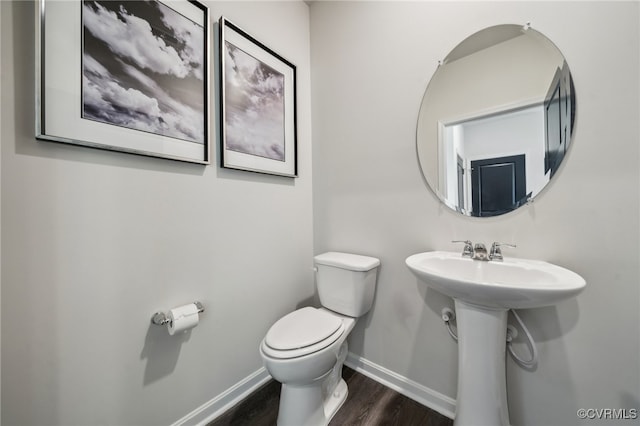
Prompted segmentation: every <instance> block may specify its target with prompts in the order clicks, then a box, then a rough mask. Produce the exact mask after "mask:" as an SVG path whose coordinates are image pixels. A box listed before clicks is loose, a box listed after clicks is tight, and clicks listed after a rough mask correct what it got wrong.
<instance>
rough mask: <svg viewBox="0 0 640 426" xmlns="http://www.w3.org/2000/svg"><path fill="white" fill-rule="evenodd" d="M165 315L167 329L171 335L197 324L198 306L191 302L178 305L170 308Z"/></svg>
mask: <svg viewBox="0 0 640 426" xmlns="http://www.w3.org/2000/svg"><path fill="white" fill-rule="evenodd" d="M167 317H168V318H169V322H168V323H167V330H169V334H170V335H172V336H173V335H174V334H175V333H178V332H180V331H185V330H189V329H191V328H193V327H195V326H196V325H198V307H197V306H196V305H195V304H193V303H189V304H188V305H184V306H179V307H177V308H173V309H171V310H170V311H169V313H168V314H167Z"/></svg>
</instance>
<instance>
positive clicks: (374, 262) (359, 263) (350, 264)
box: [314, 251, 380, 272]
mask: <svg viewBox="0 0 640 426" xmlns="http://www.w3.org/2000/svg"><path fill="white" fill-rule="evenodd" d="M314 260H315V262H316V264H318V265H327V266H335V267H336V268H342V269H348V270H351V271H358V272H363V271H369V270H371V269H373V268H375V267H377V266H379V265H380V260H379V259H376V258H375V257H369V256H361V255H359V254H351V253H340V252H337V251H330V252H327V253H323V254H319V255H317V256H316V257H314Z"/></svg>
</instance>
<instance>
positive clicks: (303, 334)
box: [265, 307, 342, 351]
mask: <svg viewBox="0 0 640 426" xmlns="http://www.w3.org/2000/svg"><path fill="white" fill-rule="evenodd" d="M341 325H342V321H341V320H340V319H339V318H338V317H336V316H334V315H331V314H330V313H328V312H326V311H324V310H320V309H316V308H312V307H306V308H302V309H298V310H297V311H294V312H291V313H290V314H287V315H285V316H284V317H282V318H281V319H280V320H278V321H277V322H276V323H275V324H273V326H271V328H270V329H269V331H268V332H267V336H266V337H265V343H266V344H267V345H268V346H269V347H271V348H273V349H277V350H280V351H286V350H292V349H300V348H304V347H307V346H311V345H314V344H316V343H318V342H321V341H323V340H325V339H327V338H328V337H330V336H332V335H333V334H334V333H335V332H336V331H337V330H338V329H339V328H340V326H341Z"/></svg>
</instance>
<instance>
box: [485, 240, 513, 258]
mask: <svg viewBox="0 0 640 426" xmlns="http://www.w3.org/2000/svg"><path fill="white" fill-rule="evenodd" d="M500 247H511V248H516V245H515V244H507V243H493V244H491V251H490V252H489V260H504V257H503V256H502V250H501V249H500Z"/></svg>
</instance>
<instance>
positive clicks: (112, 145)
mask: <svg viewBox="0 0 640 426" xmlns="http://www.w3.org/2000/svg"><path fill="white" fill-rule="evenodd" d="M38 15H39V16H38V18H39V21H40V25H39V27H38V30H39V34H38V36H37V38H36V40H37V43H38V46H37V47H38V49H37V52H38V55H39V57H38V60H37V63H39V69H38V77H37V78H38V81H37V82H38V91H37V96H38V99H37V106H38V109H39V111H38V114H37V123H36V124H37V126H36V127H37V131H36V132H37V133H36V137H37V138H38V139H43V140H49V141H54V142H63V143H69V144H75V145H83V146H90V147H94V148H102V149H108V150H114V151H122V152H129V153H134V154H141V155H147V156H153V157H162V158H169V159H173V160H181V161H188V162H193V163H200V164H208V163H209V155H210V152H209V151H210V149H209V144H210V142H209V113H210V111H209V53H208V51H209V50H208V49H209V47H208V44H209V28H210V26H209V11H208V8H207V7H206V6H204V5H203V4H201V3H199V2H197V1H187V0H172V1H158V0H149V1H135V0H134V1H125V0H120V1H118V0H109V1H98V0H83V1H53V0H40V2H39V8H38Z"/></svg>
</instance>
